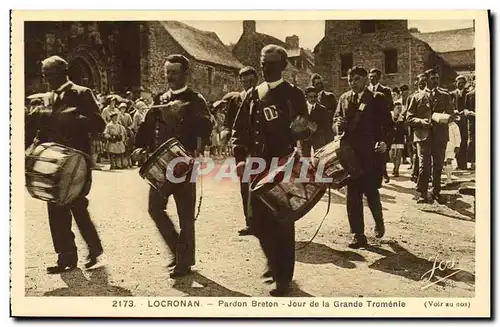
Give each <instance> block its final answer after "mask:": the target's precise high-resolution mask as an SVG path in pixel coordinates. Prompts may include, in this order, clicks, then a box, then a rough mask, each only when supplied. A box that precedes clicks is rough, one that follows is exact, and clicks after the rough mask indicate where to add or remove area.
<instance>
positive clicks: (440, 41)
mask: <svg viewBox="0 0 500 327" xmlns="http://www.w3.org/2000/svg"><path fill="white" fill-rule="evenodd" d="M410 31H411V32H412V35H413V36H414V37H415V38H417V39H419V40H422V41H424V42H426V43H427V44H429V45H430V46H431V48H432V49H433V50H434V51H436V53H437V54H438V55H439V56H441V57H442V58H443V59H444V60H446V62H448V63H449V64H450V66H451V67H452V68H453V69H455V70H456V72H457V74H460V75H465V76H472V75H474V72H475V70H476V60H475V50H476V49H475V46H474V39H475V37H474V33H475V28H474V27H471V28H461V29H455V30H448V31H439V32H432V33H420V32H419V31H418V30H415V29H411V30H410Z"/></svg>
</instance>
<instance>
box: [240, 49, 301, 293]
mask: <svg viewBox="0 0 500 327" xmlns="http://www.w3.org/2000/svg"><path fill="white" fill-rule="evenodd" d="M286 65H287V53H286V50H285V49H283V48H282V47H279V46H277V45H272V44H271V45H268V46H265V47H264V48H263V49H262V51H261V68H262V72H263V76H264V80H265V82H263V83H262V84H260V85H259V86H257V87H256V88H255V89H253V90H252V91H251V92H250V93H248V94H247V96H246V97H245V99H244V100H243V103H242V105H241V107H240V110H239V112H238V114H237V116H236V118H235V122H234V126H233V129H234V132H233V140H232V141H233V143H232V144H233V153H234V156H235V158H236V162H237V173H238V176H239V177H240V178H241V177H242V176H244V175H243V172H244V170H245V168H244V167H245V160H246V158H247V156H250V157H259V158H262V159H264V160H265V161H266V165H269V164H270V162H271V160H272V158H273V157H274V158H282V157H285V156H288V155H289V154H290V153H292V152H293V151H294V145H295V144H296V141H297V140H298V139H299V137H298V136H297V135H298V134H299V133H300V132H302V131H304V130H305V129H306V127H305V126H307V123H308V114H307V106H306V101H305V97H304V93H303V92H302V91H301V90H300V89H299V88H297V87H295V86H293V85H291V84H290V83H289V82H287V81H284V80H283V78H282V72H283V70H284V69H285V67H286ZM250 109H251V110H250ZM292 122H293V123H296V124H292V126H291V125H290V124H291V123H292ZM250 203H251V210H252V228H253V230H254V232H255V235H256V236H257V238H258V239H259V242H260V245H261V247H262V250H263V252H264V254H265V256H266V258H267V261H268V265H269V270H268V271H267V272H266V273H265V274H264V277H273V278H274V281H276V289H274V290H272V291H271V292H270V294H271V295H272V296H284V295H285V294H287V293H288V291H289V289H290V283H291V281H292V278H293V271H294V265H295V224H294V221H293V220H290V219H278V217H274V216H273V215H272V214H271V213H270V212H269V210H268V208H267V207H266V206H265V205H264V204H263V203H262V202H260V201H259V199H258V198H257V197H256V196H255V195H253V194H251V196H250ZM285 218H286V217H285ZM279 220H281V221H279Z"/></svg>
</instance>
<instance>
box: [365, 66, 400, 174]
mask: <svg viewBox="0 0 500 327" xmlns="http://www.w3.org/2000/svg"><path fill="white" fill-rule="evenodd" d="M368 77H369V79H370V86H369V87H368V89H369V90H370V91H372V92H373V93H376V92H378V93H382V94H383V95H384V100H385V103H386V106H387V110H389V112H390V111H392V109H393V108H394V100H393V98H392V91H391V89H390V88H389V87H387V86H385V85H382V84H380V79H381V78H382V72H381V71H380V70H378V69H377V68H372V69H370V74H369V76H368ZM391 124H392V123H391ZM391 145H392V144H391V139H388V140H387V147H388V149H390V148H391ZM382 157H383V158H384V160H383V161H384V162H383V163H382V167H381V169H382V174H383V176H384V180H385V182H386V183H388V182H389V181H390V178H389V175H388V174H387V167H386V165H387V162H389V161H390V158H389V152H386V153H383V154H382Z"/></svg>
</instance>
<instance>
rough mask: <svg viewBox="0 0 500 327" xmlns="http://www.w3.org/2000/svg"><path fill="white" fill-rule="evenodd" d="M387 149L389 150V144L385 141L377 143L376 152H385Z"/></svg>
mask: <svg viewBox="0 0 500 327" xmlns="http://www.w3.org/2000/svg"><path fill="white" fill-rule="evenodd" d="M385 151H387V144H385V142H382V141H381V142H377V143H376V144H375V152H376V153H384V152H385Z"/></svg>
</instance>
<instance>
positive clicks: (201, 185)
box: [194, 176, 203, 221]
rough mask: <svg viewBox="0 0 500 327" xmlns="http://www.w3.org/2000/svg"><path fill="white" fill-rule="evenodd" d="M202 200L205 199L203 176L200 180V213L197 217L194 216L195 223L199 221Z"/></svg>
mask: <svg viewBox="0 0 500 327" xmlns="http://www.w3.org/2000/svg"><path fill="white" fill-rule="evenodd" d="M202 199H203V176H201V178H200V200H198V209H197V211H198V212H197V213H196V216H194V220H195V221H196V220H197V219H198V216H199V215H200V211H201V201H202Z"/></svg>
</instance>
